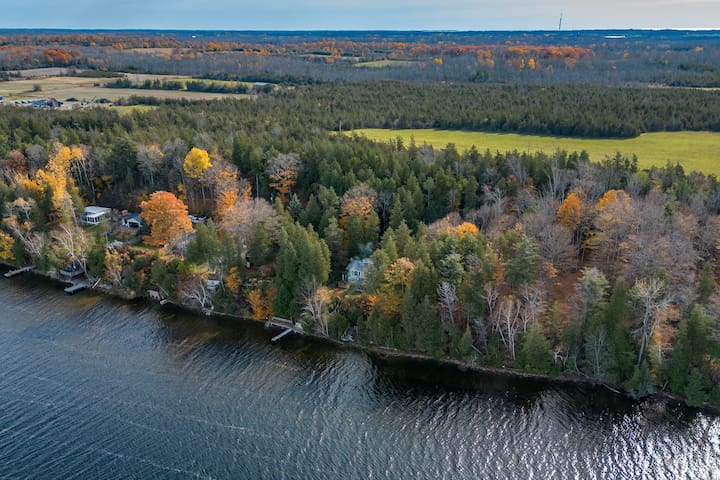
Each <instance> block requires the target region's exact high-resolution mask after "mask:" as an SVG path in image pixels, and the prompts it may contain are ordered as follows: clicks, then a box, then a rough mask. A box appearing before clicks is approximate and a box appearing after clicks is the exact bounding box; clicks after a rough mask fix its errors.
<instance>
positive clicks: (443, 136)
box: [351, 128, 720, 176]
mask: <svg viewBox="0 0 720 480" xmlns="http://www.w3.org/2000/svg"><path fill="white" fill-rule="evenodd" d="M351 133H356V134H358V135H360V136H365V137H367V138H369V139H371V140H376V141H381V142H383V141H390V140H395V139H397V138H398V137H400V138H402V139H403V142H405V144H406V145H407V144H408V143H409V142H410V140H411V139H414V140H415V143H416V144H417V145H423V144H428V145H432V146H433V148H435V149H440V148H444V147H445V146H447V145H448V144H449V143H452V144H454V145H455V148H457V149H458V150H459V151H465V150H469V149H470V148H472V147H473V146H475V147H476V148H477V149H478V150H479V151H481V152H484V151H485V150H486V149H489V150H490V151H491V152H495V151H500V152H503V153H504V152H508V151H513V150H518V151H520V152H522V151H526V152H537V151H544V152H547V153H551V152H554V151H555V150H558V149H561V150H567V151H578V152H579V151H582V150H585V151H587V152H588V154H589V155H590V159H591V160H595V161H599V160H602V159H603V158H604V157H605V156H606V155H609V156H612V155H615V153H616V152H621V153H623V154H625V155H628V156H631V155H633V154H635V155H637V157H638V162H639V165H640V167H641V168H649V167H652V166H663V165H665V164H666V163H667V162H668V161H670V162H673V163H675V162H679V163H680V164H681V165H682V166H683V167H684V168H685V170H686V171H687V172H689V171H692V170H696V171H700V172H703V173H712V174H716V175H718V176H720V133H715V132H655V133H647V134H643V135H641V136H639V137H636V138H627V139H625V138H623V139H614V138H613V139H597V138H573V137H550V136H542V135H525V134H515V133H485V132H467V131H455V130H432V129H417V130H388V129H375V128H369V129H361V130H354V131H353V132H351Z"/></svg>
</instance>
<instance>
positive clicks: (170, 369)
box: [0, 276, 720, 480]
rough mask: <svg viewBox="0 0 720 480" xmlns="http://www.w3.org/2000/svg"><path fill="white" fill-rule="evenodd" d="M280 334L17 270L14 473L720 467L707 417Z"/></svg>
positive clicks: (0, 317)
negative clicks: (62, 285)
mask: <svg viewBox="0 0 720 480" xmlns="http://www.w3.org/2000/svg"><path fill="white" fill-rule="evenodd" d="M273 333H276V332H270V331H266V330H265V329H263V328H262V327H255V326H254V325H247V324H244V323H243V324H238V322H234V321H230V320H215V319H208V318H205V317H202V316H197V315H192V314H188V313H182V312H173V311H168V310H163V309H162V308H160V307H154V306H148V305H146V304H143V303H137V304H128V303H122V302H119V301H115V300H111V299H107V298H104V297H102V296H98V295H96V294H94V293H91V292H85V293H81V294H78V295H76V296H72V297H71V296H67V295H65V294H64V293H63V292H62V290H60V289H59V288H57V287H56V286H54V285H53V284H50V283H47V282H45V281H43V280H39V279H38V278H36V277H32V276H23V277H19V278H15V279H12V280H5V279H2V281H1V282H0V478H2V479H25V478H28V479H29V478H32V479H35V478H37V479H72V478H78V479H115V478H118V479H119V478H138V479H145V478H163V479H165V478H169V479H187V478H203V479H406V478H407V479H433V480H436V479H494V478H500V479H502V478H507V479H529V478H537V479H564V478H576V479H593V478H598V479H616V478H633V479H634V478H647V479H676V478H683V479H684V478H687V479H720V419H718V418H717V417H714V416H712V415H709V414H706V413H702V412H698V411H696V410H692V409H687V408H683V407H681V406H678V405H673V404H668V403H666V402H659V401H648V402H641V403H635V402H631V401H628V400H626V399H624V398H622V397H619V396H616V395H614V394H612V393H611V392H609V391H607V390H605V389H590V388H576V387H561V386H553V385H543V384H535V383H533V382H528V381H519V380H510V379H507V378H503V377H497V376H484V375H477V374H469V373H463V372H459V371H457V370H455V369H451V368H444V367H437V366H434V367H431V366H428V365H424V364H422V363H417V362H409V361H404V362H386V361H379V360H375V359H373V358H371V357H369V356H368V355H366V354H364V353H361V352H356V351H347V350H338V349H335V348H330V347H326V346H323V345H319V344H317V343H315V342H309V341H303V340H301V339H298V338H292V337H286V338H285V339H283V340H282V341H281V343H280V344H279V345H274V346H273V345H270V342H269V339H270V337H271V336H272V335H273ZM429 378H433V379H436V380H437V381H439V382H441V384H438V383H430V382H428V381H426V380H427V379H429Z"/></svg>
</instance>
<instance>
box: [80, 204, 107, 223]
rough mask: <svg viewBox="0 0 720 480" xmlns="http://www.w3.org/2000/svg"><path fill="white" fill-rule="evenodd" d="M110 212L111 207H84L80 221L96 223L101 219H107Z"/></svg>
mask: <svg viewBox="0 0 720 480" xmlns="http://www.w3.org/2000/svg"><path fill="white" fill-rule="evenodd" d="M111 213H112V208H107V207H96V206H89V207H85V211H84V212H83V214H82V217H80V222H82V223H83V224H84V225H98V224H99V223H101V222H102V221H104V220H108V219H109V218H110V214H111Z"/></svg>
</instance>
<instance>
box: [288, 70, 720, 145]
mask: <svg viewBox="0 0 720 480" xmlns="http://www.w3.org/2000/svg"><path fill="white" fill-rule="evenodd" d="M303 97H304V98H303ZM310 98H312V99H315V103H312V102H311V101H310ZM291 99H292V100H295V101H296V102H298V103H299V104H300V106H301V108H302V106H307V107H311V109H309V110H308V109H305V110H303V111H302V112H301V113H302V114H303V115H308V116H313V117H316V118H317V117H324V118H323V119H322V121H323V124H324V126H325V127H326V128H332V129H335V130H337V129H340V128H342V129H343V130H350V129H354V128H367V127H377V128H442V129H468V130H483V131H499V132H524V133H537V134H552V135H567V136H581V137H634V136H637V135H639V134H640V133H644V132H654V131H678V130H712V131H718V130H720V119H718V117H717V115H716V114H715V113H714V112H717V111H718V109H719V108H720V92H715V91H690V90H676V89H649V88H610V87H594V86H578V85H563V86H528V85H525V86H511V85H468V84H457V85H417V84H409V83H401V82H378V83H364V84H351V85H320V86H313V87H310V88H307V89H302V90H298V91H297V93H295V94H294V98H293V97H291Z"/></svg>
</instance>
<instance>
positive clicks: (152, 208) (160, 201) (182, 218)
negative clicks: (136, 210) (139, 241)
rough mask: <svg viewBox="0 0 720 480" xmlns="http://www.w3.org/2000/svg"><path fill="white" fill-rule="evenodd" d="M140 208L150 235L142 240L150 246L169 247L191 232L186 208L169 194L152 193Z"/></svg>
mask: <svg viewBox="0 0 720 480" xmlns="http://www.w3.org/2000/svg"><path fill="white" fill-rule="evenodd" d="M140 208H141V210H142V212H141V213H140V215H141V216H142V218H143V220H145V221H146V222H147V223H148V225H150V228H151V234H150V235H149V236H147V237H145V238H144V240H145V241H146V242H147V243H148V244H150V245H156V246H165V245H169V244H172V243H174V242H176V241H177V240H179V239H180V237H182V236H183V235H185V234H186V233H190V232H192V223H191V222H190V218H189V217H188V210H187V206H186V205H185V204H184V203H183V202H182V200H180V199H178V198H177V197H176V196H175V195H173V194H172V193H170V192H165V191H162V190H160V191H157V192H155V193H153V194H152V195H150V199H149V200H147V201H145V202H142V203H141V204H140Z"/></svg>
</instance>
